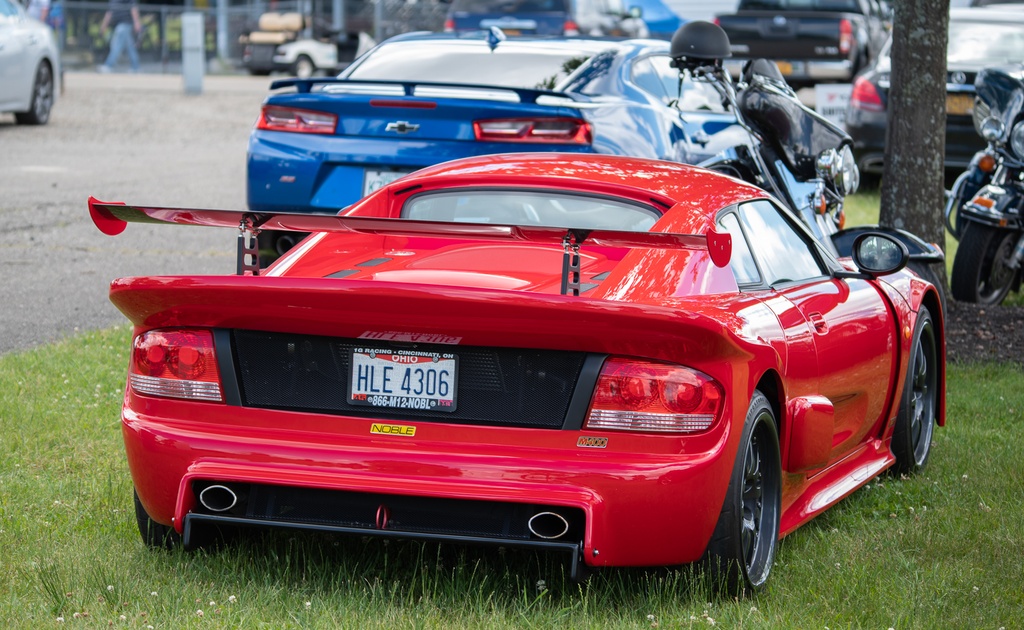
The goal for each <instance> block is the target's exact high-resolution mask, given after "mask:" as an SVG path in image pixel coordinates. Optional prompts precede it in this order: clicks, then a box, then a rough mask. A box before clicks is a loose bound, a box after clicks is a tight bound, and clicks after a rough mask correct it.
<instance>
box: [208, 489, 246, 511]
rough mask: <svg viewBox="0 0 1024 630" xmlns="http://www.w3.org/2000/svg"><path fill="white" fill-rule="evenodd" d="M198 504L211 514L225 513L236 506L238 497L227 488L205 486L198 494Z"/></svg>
mask: <svg viewBox="0 0 1024 630" xmlns="http://www.w3.org/2000/svg"><path fill="white" fill-rule="evenodd" d="M199 503H200V504H201V505H202V506H203V507H204V508H206V509H207V510H210V511H211V512H227V511H228V510H230V509H231V508H233V507H235V506H236V505H238V495H237V494H235V491H234V490H232V489H231V488H229V487H227V486H221V485H214V486H207V487H205V488H203V490H202V492H200V493H199Z"/></svg>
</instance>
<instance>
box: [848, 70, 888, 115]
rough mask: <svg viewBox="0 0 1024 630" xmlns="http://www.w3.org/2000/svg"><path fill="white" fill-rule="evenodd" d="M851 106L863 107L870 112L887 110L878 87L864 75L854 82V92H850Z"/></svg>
mask: <svg viewBox="0 0 1024 630" xmlns="http://www.w3.org/2000/svg"><path fill="white" fill-rule="evenodd" d="M850 107H853V108H855V109H863V110H864V111H868V112H884V111H885V105H884V104H882V97H881V96H880V95H879V94H878V88H876V87H875V85H874V84H873V83H871V81H868V80H867V79H865V78H864V77H860V78H859V79H857V80H856V81H854V83H853V92H851V93H850Z"/></svg>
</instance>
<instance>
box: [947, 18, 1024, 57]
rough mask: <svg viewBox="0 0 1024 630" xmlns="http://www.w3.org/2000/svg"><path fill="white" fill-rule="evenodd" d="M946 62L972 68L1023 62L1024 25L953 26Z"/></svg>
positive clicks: (965, 24) (959, 24)
mask: <svg viewBox="0 0 1024 630" xmlns="http://www.w3.org/2000/svg"><path fill="white" fill-rule="evenodd" d="M946 60H947V62H948V63H950V64H954V63H957V64H972V65H990V64H999V63H1009V62H1018V61H1024V25H1022V24H1021V23H1020V22H1017V23H1011V24H995V23H990V22H950V24H949V53H948V54H947V56H946Z"/></svg>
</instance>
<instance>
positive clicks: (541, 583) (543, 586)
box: [537, 580, 548, 593]
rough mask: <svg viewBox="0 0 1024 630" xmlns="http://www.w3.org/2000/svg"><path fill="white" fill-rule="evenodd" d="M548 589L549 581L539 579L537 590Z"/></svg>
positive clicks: (539, 591)
mask: <svg viewBox="0 0 1024 630" xmlns="http://www.w3.org/2000/svg"><path fill="white" fill-rule="evenodd" d="M546 590H548V583H547V582H545V581H544V580H537V592H538V593H543V592H544V591H546Z"/></svg>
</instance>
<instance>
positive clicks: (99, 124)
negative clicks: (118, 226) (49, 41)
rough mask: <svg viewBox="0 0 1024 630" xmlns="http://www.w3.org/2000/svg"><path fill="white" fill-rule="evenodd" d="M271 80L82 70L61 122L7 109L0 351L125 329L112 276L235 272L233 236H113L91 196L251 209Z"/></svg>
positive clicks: (203, 232)
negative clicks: (251, 141) (25, 121)
mask: <svg viewBox="0 0 1024 630" xmlns="http://www.w3.org/2000/svg"><path fill="white" fill-rule="evenodd" d="M268 86H269V80H268V79H267V78H265V77H263V78H255V77H248V76H208V77H206V78H205V79H204V82H203V88H204V89H203V93H202V94H201V95H198V96H189V95H186V94H185V93H184V87H183V82H182V78H181V77H180V76H177V75H147V74H110V75H101V74H95V73H87V72H83V73H72V72H69V73H67V74H66V76H65V89H64V94H63V95H62V96H61V98H60V100H59V101H58V102H57V105H56V107H55V109H54V112H53V116H52V118H51V120H50V124H48V125H46V126H43V127H25V126H20V125H15V124H14V117H13V115H10V114H0V222H2V223H0V224H2V226H3V229H2V230H0V247H2V248H3V252H4V256H3V257H2V258H0V296H2V298H0V300H2V301H0V354H5V353H8V352H12V351H17V350H21V349H25V348H30V347H33V346H36V345H38V344H41V343H46V342H49V341H52V340H55V339H59V338H62V337H64V336H67V335H69V334H74V333H75V332H77V331H79V330H86V329H96V328H103V327H107V326H111V325H114V324H118V323H123V322H124V321H125V320H124V318H123V317H122V316H121V314H120V312H118V311H117V310H116V309H115V308H114V307H113V306H112V305H111V304H110V302H109V301H108V300H107V288H108V286H109V283H110V280H112V279H113V278H115V277H119V276H127V275H149V274H195V273H218V274H219V273H231V272H233V271H234V264H235V253H234V247H235V234H236V233H235V232H234V231H233V230H220V229H213V228H186V227H178V226H149V225H129V226H128V229H127V230H126V231H125V233H124V234H122V235H121V236H119V237H115V238H111V237H108V236H104V235H103V234H101V233H100V232H99V231H97V230H96V229H95V227H93V225H92V222H91V221H90V220H89V216H88V208H87V205H86V202H87V200H88V198H89V196H90V195H92V196H95V197H97V198H98V199H102V200H104V201H125V202H128V203H132V204H136V205H157V206H194V207H212V208H226V209H242V208H244V207H245V147H246V141H247V138H248V134H249V129H250V128H251V127H252V124H253V122H254V120H255V119H256V116H257V114H258V112H259V105H260V102H261V101H262V99H263V97H264V96H265V95H266V94H267V88H268Z"/></svg>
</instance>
